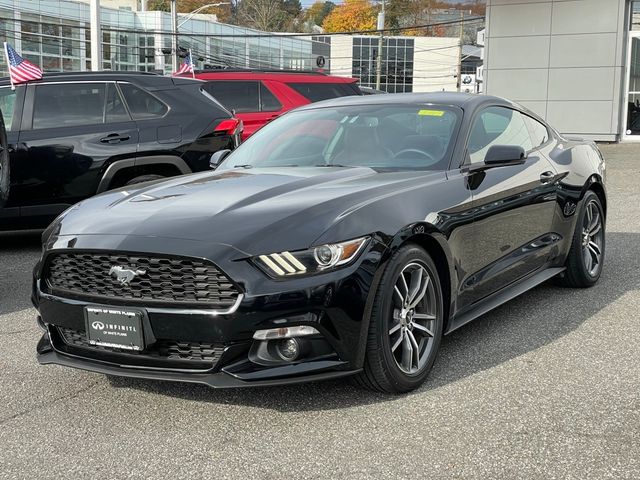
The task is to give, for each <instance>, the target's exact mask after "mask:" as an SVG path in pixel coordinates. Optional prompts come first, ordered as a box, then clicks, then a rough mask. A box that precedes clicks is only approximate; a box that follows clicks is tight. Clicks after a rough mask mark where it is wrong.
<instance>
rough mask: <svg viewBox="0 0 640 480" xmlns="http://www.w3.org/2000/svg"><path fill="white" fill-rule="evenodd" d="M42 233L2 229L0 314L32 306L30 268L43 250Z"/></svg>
mask: <svg viewBox="0 0 640 480" xmlns="http://www.w3.org/2000/svg"><path fill="white" fill-rule="evenodd" d="M41 233H42V231H41V230H28V231H21V232H0V315H6V314H9V313H13V312H17V311H20V310H24V309H25V308H31V298H30V295H31V270H32V268H33V267H34V266H35V262H36V260H35V258H36V257H37V256H38V254H39V252H40V249H41V242H40V236H41ZM25 263H27V266H28V268H25Z"/></svg>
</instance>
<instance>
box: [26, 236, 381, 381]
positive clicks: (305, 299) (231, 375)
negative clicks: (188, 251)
mask: <svg viewBox="0 0 640 480" xmlns="http://www.w3.org/2000/svg"><path fill="white" fill-rule="evenodd" d="M84 246H85V247H86V244H85V245H84ZM147 246H148V245H147ZM82 247H83V245H80V248H82ZM383 251H384V248H383V247H382V244H380V243H378V242H374V241H372V242H371V244H370V245H368V247H367V249H366V250H365V251H364V252H363V254H362V255H361V256H360V258H359V259H358V260H357V261H356V262H355V263H354V264H353V265H350V266H348V267H346V268H343V269H339V270H336V271H333V272H330V273H325V274H322V275H318V276H314V277H307V278H300V279H290V280H286V281H275V280H271V279H268V278H266V276H265V275H264V274H263V273H262V272H260V271H258V270H257V269H256V268H255V267H253V266H252V265H249V264H248V262H222V263H223V265H222V266H221V268H224V269H225V270H226V272H227V274H228V275H229V276H230V277H231V278H232V279H234V280H236V279H238V278H240V279H241V284H242V286H243V295H242V298H241V300H240V301H239V303H238V305H237V308H236V309H234V311H232V312H230V313H229V312H223V313H222V314H220V313H213V314H212V313H211V312H207V311H203V310H184V309H171V308H167V309H154V308H148V309H145V308H144V306H143V305H139V304H137V305H135V307H136V308H141V309H143V310H145V323H144V324H143V326H144V328H143V330H146V332H145V337H147V338H152V339H163V341H171V342H174V343H176V344H178V345H182V346H184V345H192V344H195V345H196V346H199V345H203V344H207V346H211V347H212V348H213V349H214V350H215V351H216V352H217V353H216V354H215V360H213V361H212V362H211V363H210V364H209V365H205V364H203V363H202V362H200V363H198V364H197V367H194V366H193V364H192V363H191V362H189V361H184V359H181V358H178V357H176V356H174V357H173V358H177V360H175V361H174V360H171V361H168V360H167V359H163V358H159V357H158V351H160V350H161V349H160V348H156V352H155V353H153V358H152V357H151V352H150V351H149V352H145V351H143V352H140V353H139V354H132V353H131V352H123V351H118V350H113V351H109V350H108V349H104V348H102V349H95V348H90V346H89V345H86V344H83V343H82V342H81V341H80V342H69V341H68V338H67V335H66V333H67V332H73V334H74V335H76V336H77V335H81V334H82V332H83V331H84V330H85V328H86V327H85V320H84V309H85V307H86V306H90V305H91V306H95V305H108V306H121V307H132V306H133V305H128V304H127V302H126V301H122V302H118V301H117V300H115V301H113V300H111V301H109V302H108V303H90V302H87V301H85V300H78V299H70V298H61V297H57V296H53V295H51V294H50V293H49V292H47V291H46V288H43V287H42V286H41V280H42V279H41V273H42V272H41V270H42V269H41V266H40V265H39V266H38V267H36V273H35V279H34V289H33V303H34V304H35V306H36V308H37V309H38V311H39V318H38V322H39V324H40V326H41V327H42V328H43V329H44V330H45V333H44V335H43V336H42V338H41V339H40V342H39V343H38V347H37V354H38V361H39V363H41V364H58V365H64V366H69V367H74V368H80V369H83V370H89V371H93V372H98V373H104V374H109V375H119V376H124V377H137V378H145V379H155V380H169V381H181V382H194V383H202V384H206V385H209V386H211V387H216V388H230V387H245V386H267V385H280V384H291V383H301V382H307V381H316V380H324V379H329V378H337V377H344V376H348V375H352V374H355V373H357V372H358V371H360V370H361V368H362V364H363V361H364V349H365V345H366V332H367V331H368V314H367V309H368V303H369V301H370V297H371V295H370V292H371V291H372V288H373V287H374V285H375V282H376V272H377V270H378V266H379V264H380V261H381V258H382V253H383ZM47 253H49V252H47ZM45 257H46V254H45ZM216 263H217V264H219V262H216ZM41 264H43V262H41ZM297 325H309V326H313V327H314V328H315V329H316V330H317V331H318V332H320V334H319V335H316V336H314V337H311V338H309V339H308V340H307V339H306V338H305V339H304V340H303V341H305V342H307V341H308V342H311V343H312V344H313V347H312V348H311V349H310V350H311V352H310V353H309V354H308V355H306V356H303V357H301V358H299V359H297V360H296V361H294V362H280V363H274V362H272V363H269V362H267V363H264V362H260V361H256V359H255V355H253V353H252V352H254V351H255V349H256V344H257V343H258V342H259V341H258V340H254V339H253V334H254V333H255V332H256V331H257V330H265V329H273V328H282V327H288V326H297ZM148 333H150V335H147V334H148ZM146 347H147V348H148V349H154V348H155V346H154V344H153V342H152V343H150V344H148V345H146ZM182 352H183V351H182V350H178V354H180V355H181V353H182ZM147 353H149V355H147ZM180 355H178V356H180Z"/></svg>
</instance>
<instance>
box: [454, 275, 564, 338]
mask: <svg viewBox="0 0 640 480" xmlns="http://www.w3.org/2000/svg"><path fill="white" fill-rule="evenodd" d="M564 270H565V267H558V268H548V269H545V270H542V271H540V272H537V273H534V274H532V275H529V276H527V277H524V278H523V279H522V280H519V281H517V282H515V283H513V284H511V285H509V286H507V287H505V288H503V289H502V290H499V291H497V292H495V293H494V294H492V295H490V296H489V297H487V298H485V299H484V300H481V301H480V302H479V303H478V304H477V305H475V306H474V307H473V308H471V310H466V311H463V312H461V313H459V314H458V315H456V316H455V317H453V318H452V319H451V321H450V322H449V328H448V329H447V331H446V332H445V335H448V334H449V333H451V332H453V331H454V330H457V329H458V328H460V327H462V326H463V325H466V324H467V323H469V322H470V321H472V320H475V319H476V318H478V317H479V316H481V315H484V314H485V313H487V312H489V311H491V310H493V309H494V308H496V307H499V306H500V305H502V304H503V303H506V302H508V301H509V300H512V299H514V298H515V297H517V296H519V295H521V294H523V293H524V292H526V291H527V290H531V289H532V288H533V287H535V286H537V285H540V284H541V283H543V282H545V281H547V280H549V279H550V278H551V277H555V276H556V275H558V274H559V273H562V272H563V271H564Z"/></svg>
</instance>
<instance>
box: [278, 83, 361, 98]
mask: <svg viewBox="0 0 640 480" xmlns="http://www.w3.org/2000/svg"><path fill="white" fill-rule="evenodd" d="M287 85H288V86H290V87H291V88H293V89H294V90H295V91H296V92H298V93H299V94H300V95H302V96H303V97H305V98H306V99H307V100H309V101H310V102H319V101H320V100H328V99H329V98H337V97H346V96H348V95H357V94H358V92H357V91H356V90H355V89H354V88H353V87H352V86H351V85H350V84H346V83H287Z"/></svg>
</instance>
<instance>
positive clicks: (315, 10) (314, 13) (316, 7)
mask: <svg viewBox="0 0 640 480" xmlns="http://www.w3.org/2000/svg"><path fill="white" fill-rule="evenodd" d="M334 8H336V4H335V3H333V2H328V1H327V2H322V1H317V2H315V3H314V4H313V5H311V6H310V7H309V8H307V10H306V11H305V13H304V20H305V22H310V23H313V24H314V25H322V22H323V21H324V19H325V18H326V17H327V15H329V14H330V13H331V11H332V10H333V9H334Z"/></svg>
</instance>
